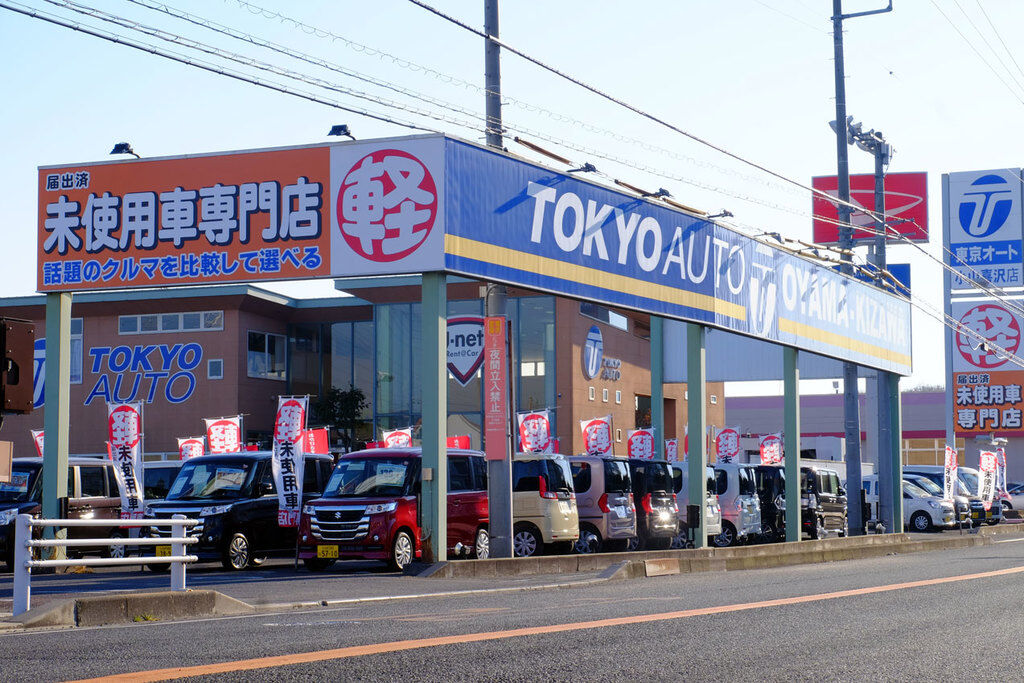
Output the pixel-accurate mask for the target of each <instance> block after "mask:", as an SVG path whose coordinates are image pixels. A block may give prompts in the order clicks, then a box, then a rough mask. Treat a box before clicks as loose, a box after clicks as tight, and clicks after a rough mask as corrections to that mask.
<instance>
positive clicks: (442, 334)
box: [420, 273, 448, 562]
mask: <svg viewBox="0 0 1024 683" xmlns="http://www.w3.org/2000/svg"><path fill="white" fill-rule="evenodd" d="M422 288H423V292H422V295H423V361H422V367H423V430H422V432H421V438H422V446H423V460H422V467H423V485H422V495H421V506H422V507H421V512H420V527H421V537H422V543H423V561H424V562H444V561H445V560H446V559H448V556H447V551H448V504H447V501H448V451H447V445H446V441H445V437H446V436H447V433H448V370H447V357H446V355H447V354H446V349H447V343H446V341H447V340H446V336H447V325H446V322H447V309H448V291H447V281H446V277H445V274H444V273H424V274H423V284H422Z"/></svg>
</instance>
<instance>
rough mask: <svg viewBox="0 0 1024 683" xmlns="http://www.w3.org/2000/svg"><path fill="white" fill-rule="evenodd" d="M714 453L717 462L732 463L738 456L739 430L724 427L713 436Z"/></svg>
mask: <svg viewBox="0 0 1024 683" xmlns="http://www.w3.org/2000/svg"><path fill="white" fill-rule="evenodd" d="M715 452H716V453H717V454H718V462H733V461H734V460H736V458H738V457H739V455H740V430H739V428H737V427H725V428H724V429H722V430H721V431H719V432H718V434H717V435H716V436H715Z"/></svg>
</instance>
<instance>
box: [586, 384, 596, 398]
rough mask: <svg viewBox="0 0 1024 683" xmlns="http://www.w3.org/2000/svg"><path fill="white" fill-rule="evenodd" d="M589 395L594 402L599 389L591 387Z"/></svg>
mask: <svg viewBox="0 0 1024 683" xmlns="http://www.w3.org/2000/svg"><path fill="white" fill-rule="evenodd" d="M587 393H589V394H590V400H591V401H593V400H594V397H595V396H597V389H595V388H594V387H590V391H589V392H587Z"/></svg>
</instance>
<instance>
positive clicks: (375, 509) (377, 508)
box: [366, 501, 398, 515]
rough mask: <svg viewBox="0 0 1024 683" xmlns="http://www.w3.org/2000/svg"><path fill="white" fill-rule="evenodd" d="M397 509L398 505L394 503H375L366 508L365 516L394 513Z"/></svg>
mask: <svg viewBox="0 0 1024 683" xmlns="http://www.w3.org/2000/svg"><path fill="white" fill-rule="evenodd" d="M397 507H398V503H397V502H396V501H391V502H390V503H375V504H373V505H367V506H366V514H368V515H378V514H380V513H382V512H394V511H395V509H396V508H397Z"/></svg>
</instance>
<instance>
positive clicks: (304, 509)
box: [302, 505, 316, 515]
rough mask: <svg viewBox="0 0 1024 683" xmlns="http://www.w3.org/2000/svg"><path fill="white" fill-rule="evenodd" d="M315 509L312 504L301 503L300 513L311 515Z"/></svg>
mask: <svg viewBox="0 0 1024 683" xmlns="http://www.w3.org/2000/svg"><path fill="white" fill-rule="evenodd" d="M315 511H316V508H314V507H313V506H312V505H303V506H302V514H304V515H312V514H313V513H314V512H315Z"/></svg>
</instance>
